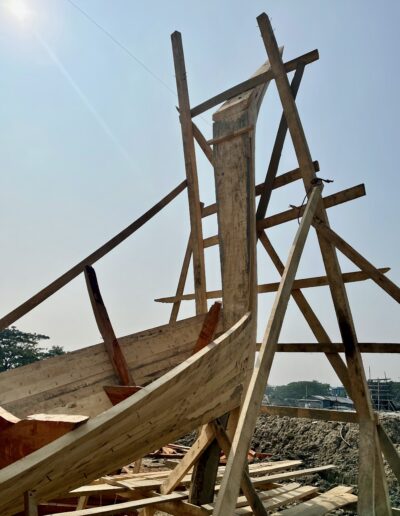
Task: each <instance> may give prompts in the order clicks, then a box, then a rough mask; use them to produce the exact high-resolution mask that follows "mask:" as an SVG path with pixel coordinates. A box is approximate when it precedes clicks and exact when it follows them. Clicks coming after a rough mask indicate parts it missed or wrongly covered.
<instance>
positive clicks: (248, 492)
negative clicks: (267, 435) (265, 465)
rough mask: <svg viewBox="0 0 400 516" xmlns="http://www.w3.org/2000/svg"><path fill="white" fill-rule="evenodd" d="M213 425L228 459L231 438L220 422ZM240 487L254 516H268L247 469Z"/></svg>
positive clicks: (214, 422)
mask: <svg viewBox="0 0 400 516" xmlns="http://www.w3.org/2000/svg"><path fill="white" fill-rule="evenodd" d="M212 425H213V429H214V433H215V437H216V439H217V441H218V444H219V445H220V447H221V450H222V451H223V452H224V454H225V456H226V457H228V455H229V453H230V451H231V447H232V445H231V442H230V440H229V437H228V435H227V433H226V431H225V429H224V427H223V425H221V423H220V422H218V421H213V423H212ZM240 487H241V489H242V491H243V494H244V496H245V497H246V499H247V502H248V504H249V506H250V507H251V511H252V514H255V515H256V516H267V511H266V510H265V508H264V506H263V504H262V502H261V500H260V498H259V496H258V494H257V492H256V490H255V489H254V486H253V484H252V481H251V478H250V475H249V472H248V470H247V469H244V470H243V474H242V479H241V482H240Z"/></svg>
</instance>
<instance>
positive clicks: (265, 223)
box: [257, 184, 365, 230]
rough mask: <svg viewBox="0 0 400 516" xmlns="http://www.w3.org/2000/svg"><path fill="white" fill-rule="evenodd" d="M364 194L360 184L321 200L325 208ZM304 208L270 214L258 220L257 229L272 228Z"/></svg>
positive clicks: (287, 220) (302, 211)
mask: <svg viewBox="0 0 400 516" xmlns="http://www.w3.org/2000/svg"><path fill="white" fill-rule="evenodd" d="M364 195H365V185H364V184H360V185H357V186H353V187H351V188H347V189H345V190H341V191H340V192H336V193H334V194H332V195H328V196H327V197H324V198H323V200H322V201H323V205H324V207H325V208H332V207H333V206H338V205H339V204H342V203H345V202H348V201H352V200H354V199H358V198H359V197H363V196H364ZM304 210H305V206H296V207H295V208H291V209H290V210H286V211H283V212H281V213H277V214H276V215H272V216H270V217H267V218H266V219H263V220H258V221H257V229H258V230H261V229H265V228H272V227H274V226H278V225H279V224H284V223H285V222H289V221H291V220H296V219H297V218H299V217H301V216H302V215H303V213H304Z"/></svg>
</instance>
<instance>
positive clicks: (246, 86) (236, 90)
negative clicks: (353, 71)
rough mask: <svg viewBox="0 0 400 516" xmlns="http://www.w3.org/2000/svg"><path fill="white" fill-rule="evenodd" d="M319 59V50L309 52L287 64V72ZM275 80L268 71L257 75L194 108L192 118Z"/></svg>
mask: <svg viewBox="0 0 400 516" xmlns="http://www.w3.org/2000/svg"><path fill="white" fill-rule="evenodd" d="M318 59H319V54H318V50H312V51H311V52H307V54H303V55H302V56H300V57H297V58H296V59H292V60H291V61H288V62H287V63H285V70H286V72H287V73H289V72H292V71H293V70H295V69H296V68H297V66H298V65H299V64H300V63H304V64H310V63H313V62H314V61H317V60H318ZM273 78H274V76H273V74H272V73H271V72H270V70H267V71H266V72H264V73H263V74H260V75H256V76H254V77H252V78H251V79H248V80H247V81H243V82H241V83H239V84H237V85H236V86H233V87H232V88H229V89H227V90H225V91H223V92H222V93H219V94H218V95H215V96H214V97H212V98H211V99H208V100H206V101H205V102H202V103H201V104H198V105H197V106H195V107H194V108H192V110H191V112H190V113H191V116H192V118H194V117H195V116H197V115H200V114H201V113H204V111H208V110H209V109H211V108H213V107H215V106H218V104H222V102H225V101H226V100H229V99H231V98H233V97H236V96H238V95H240V94H241V93H244V92H246V91H248V90H251V89H253V88H255V87H256V86H260V85H262V84H264V83H267V82H269V81H271V80H272V79H273Z"/></svg>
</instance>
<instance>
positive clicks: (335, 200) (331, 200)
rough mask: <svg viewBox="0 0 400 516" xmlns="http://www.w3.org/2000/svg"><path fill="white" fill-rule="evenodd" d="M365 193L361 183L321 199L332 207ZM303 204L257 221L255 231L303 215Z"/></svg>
mask: <svg viewBox="0 0 400 516" xmlns="http://www.w3.org/2000/svg"><path fill="white" fill-rule="evenodd" d="M364 195H365V186H364V185H363V184H361V185H357V186H353V187H351V188H347V189H346V190H341V191H340V192H336V193H334V194H332V195H328V196H327V197H324V198H323V199H322V202H323V205H324V207H325V208H333V207H334V206H337V205H339V204H342V203H344V202H348V201H352V200H354V199H358V198H359V197H363V196H364ZM303 212H304V206H302V207H295V208H291V209H290V210H285V211H282V212H280V213H276V214H275V215H270V216H269V217H266V218H265V219H263V220H259V221H257V231H261V230H262V229H266V228H272V227H275V226H279V225H280V224H284V223H286V222H290V221H291V220H296V219H298V218H300V217H301V216H302V215H303ZM218 243H219V239H218V236H217V235H213V236H212V237H208V238H205V239H204V242H203V245H204V247H205V248H206V247H211V246H213V245H218Z"/></svg>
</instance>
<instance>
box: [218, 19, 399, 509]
mask: <svg viewBox="0 0 400 516" xmlns="http://www.w3.org/2000/svg"><path fill="white" fill-rule="evenodd" d="M258 22H259V26H260V29H261V34H262V37H263V40H264V44H265V47H266V50H267V53H268V57H269V60H270V63H271V70H272V72H273V76H274V79H275V81H276V84H277V89H278V93H279V96H280V99H281V102H282V106H283V110H284V117H285V119H286V123H287V127H288V129H289V132H290V135H291V138H292V141H293V144H294V148H295V152H296V155H297V159H298V161H299V165H300V171H301V174H302V177H303V182H304V185H305V188H306V192H307V195H309V193H310V190H311V188H312V185H313V184H314V182H315V180H316V176H315V171H314V167H313V164H312V159H311V154H310V151H309V148H308V145H307V141H306V138H305V135H304V131H303V128H302V125H301V121H300V117H299V115H298V112H297V107H296V104H295V100H294V96H295V91H293V89H291V86H290V85H289V81H288V78H287V73H286V70H285V67H284V65H283V62H282V59H281V56H280V53H279V49H278V46H277V43H276V40H275V37H274V34H273V30H272V27H271V24H270V22H269V19H268V17H267V16H266V15H265V14H263V15H261V16H259V17H258ZM285 132H286V131H285V123H284V122H282V120H281V124H280V128H279V131H278V138H277V141H276V144H275V147H274V152H275V156H278V157H277V158H276V157H275V161H276V162H277V163H279V143H281V146H282V145H283V140H284V136H285ZM277 146H278V147H277ZM276 148H278V152H277V153H276ZM267 179H268V185H265V189H264V191H263V195H262V199H261V200H262V202H261V203H260V205H259V210H258V216H259V217H264V216H265V213H266V208H267V205H268V200H269V195H270V194H269V192H270V191H271V184H272V181H273V179H274V176H273V168H272V172H271V174H270V176H269V177H268V174H267ZM314 194H315V188H314V191H313V194H312V195H313V196H314ZM310 206H311V197H310V198H309V202H308V204H307V208H306V212H305V213H308V214H309V213H310V210H309V208H310ZM314 215H315V225H316V227H317V229H318V227H319V228H320V229H319V232H318V233H317V235H318V241H319V245H320V249H321V253H322V257H323V261H324V265H325V269H326V274H327V278H328V282H329V286H330V290H331V294H332V299H333V303H334V307H335V311H336V315H337V318H338V323H339V328H340V331H341V334H342V339H343V343H344V347H345V354H346V362H347V367H346V365H345V364H344V363H343V362H342V361H341V359H340V357H339V356H338V355H337V354H328V355H327V356H328V359H329V360H330V361H331V364H332V365H333V367H334V368H335V370H336V372H337V374H338V376H339V377H340V378H341V380H342V382H343V384H344V385H346V386H347V388H348V390H349V392H350V394H351V396H352V398H353V400H354V403H355V406H356V408H357V411H358V414H359V418H360V455H359V459H360V460H359V467H360V473H359V513H360V514H366V515H369V514H371V515H375V514H377V515H378V514H379V515H380V514H391V508H390V505H389V500H388V491H387V485H386V478H385V475H384V470H383V460H382V454H381V451H380V446H379V441H378V432H377V426H376V418H375V414H374V412H373V409H372V404H371V400H370V396H369V392H368V387H367V383H366V378H365V373H364V369H363V364H362V359H361V354H360V351H359V349H358V342H357V336H356V332H355V328H354V324H353V320H352V315H351V311H350V306H349V303H348V299H347V295H346V290H345V287H344V283H343V279H342V274H341V270H340V266H339V262H338V259H337V256H336V250H335V245H336V246H337V247H338V248H341V250H342V252H345V254H347V256H348V257H350V259H353V261H354V262H355V263H357V264H358V265H359V266H360V267H361V268H362V269H363V270H365V271H368V273H369V274H370V275H371V277H372V278H373V279H375V281H376V282H377V283H378V284H380V286H382V288H384V289H385V290H386V291H387V292H388V293H389V294H390V295H392V296H393V297H395V299H396V296H397V295H398V293H397V290H396V289H397V287H396V286H395V285H394V284H391V282H390V281H389V280H388V281H382V278H381V277H380V275H379V273H378V271H377V270H376V269H375V268H374V267H373V266H372V265H371V264H369V262H367V261H366V260H365V259H363V257H361V255H359V253H357V252H356V251H355V250H353V249H352V248H351V247H350V246H349V245H348V244H347V243H346V242H344V241H343V239H341V238H340V237H339V236H338V235H336V234H335V233H333V232H332V234H330V237H331V238H330V239H329V238H328V236H327V235H328V233H330V231H331V230H330V228H329V222H328V218H327V215H326V211H325V209H324V205H323V204H322V203H319V205H318V206H317V205H316V204H315V205H314V211H313V213H312V215H311V216H310V217H309V220H308V222H306V217H305V215H304V216H303V219H302V223H301V225H300V228H299V232H300V231H301V228H302V227H304V224H307V225H308V227H307V231H308V228H309V225H310V224H312V223H313V218H314ZM303 231H304V230H303ZM323 233H324V234H323ZM298 234H299V233H298ZM258 235H259V237H260V239H261V242H262V244H263V246H264V247H265V249H266V251H267V252H268V254H269V255H270V257H271V258H272V261H273V262H274V264H275V266H276V267H277V268H278V270H279V271H280V272H281V270H282V263H281V262H280V260H279V257H278V256H277V254H276V252H275V250H274V249H273V247H272V245H271V244H270V242H269V240H268V238H267V236H266V235H265V234H263V233H262V232H261V231H259V232H258ZM296 247H297V248H298V249H300V251H299V252H300V254H301V249H302V247H301V246H296ZM294 254H295V256H296V253H294ZM349 255H350V256H349ZM292 260H294V261H292ZM295 263H296V259H295V258H294V256H293V249H292V253H291V256H290V258H289V262H288V264H287V266H286V268H285V270H284V272H283V276H282V280H281V286H280V288H279V291H278V294H277V296H276V301H275V304H274V308H273V310H272V313H271V317H270V322H269V325H268V328H267V332H266V338H265V339H264V341H263V345H262V347H261V351H260V358H259V362H258V365H257V367H256V370H255V372H254V374H253V377H252V381H251V383H250V386H249V389H248V392H247V394H246V398H245V402H244V405H243V408H242V412H241V415H240V418H239V423H238V426H237V429H236V433H235V436H234V439H233V443H232V450H231V453H230V456H229V460H228V464H227V468H226V472H225V476H224V479H223V482H222V485H221V489H220V492H219V496H218V499H217V503H216V506H215V511H214V514H215V515H220V516H222V515H223V514H232V513H233V510H234V507H235V503H236V498H237V495H238V492H239V483H240V478H241V472H242V470H243V467H244V464H245V462H246V453H247V448H248V446H249V443H250V439H251V435H252V432H253V429H254V424H255V421H256V417H257V414H258V406H259V404H260V403H261V399H262V394H263V391H264V388H265V385H266V381H267V379H268V374H269V368H270V366H271V364H272V358H273V355H274V347H275V346H276V343H277V339H278V335H279V331H280V326H281V324H282V321H283V315H284V311H285V307H286V304H287V301H288V299H289V296H290V294H291V290H292V286H293V281H294V273H293V276H292V277H291V275H290V274H289V276H288V271H291V270H292V269H293V268H294V269H295V268H296V266H295V265H294V264H295ZM297 263H298V261H297ZM288 278H289V280H290V283H289V285H290V287H289V289H288V290H285V284H286V285H287V281H288ZM385 279H386V278H385ZM285 280H286V281H285ZM284 292H286V294H285V295H283V293H284ZM293 293H294V297H295V299H296V302H297V303H298V305H299V307H300V308H301V310H302V311H303V313H304V314H305V316H306V319H307V320H308V321H309V322H310V326H311V328H312V330H313V331H314V335H315V336H316V337H317V340H319V341H320V342H321V340H322V339H323V340H326V338H327V335H326V332H325V331H324V330H323V328H322V326H321V325H320V323H319V321H318V319H317V318H316V316H315V315H314V313H313V312H312V311H311V309H310V308H309V305H308V303H307V302H306V300H305V299H303V298H302V294H301V292H300V291H296V290H294V291H293V292H292V295H293ZM277 306H278V307H280V309H279V310H276V308H277ZM282 307H283V308H282ZM271 328H272V330H271ZM271 331H272V333H271ZM271 335H272V336H271ZM268 341H269V343H270V345H269V347H268V346H266V342H268ZM328 342H329V339H328ZM381 439H382V437H381Z"/></svg>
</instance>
